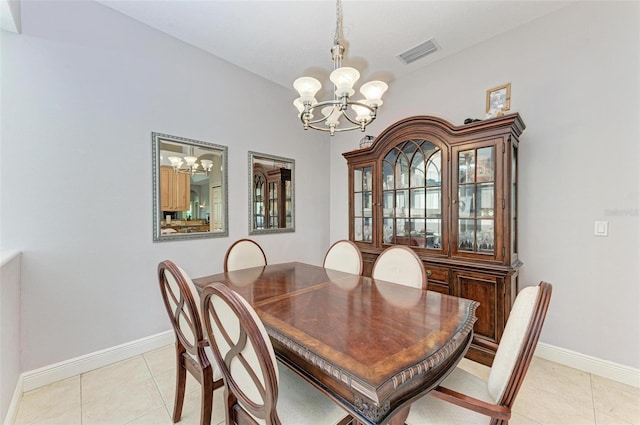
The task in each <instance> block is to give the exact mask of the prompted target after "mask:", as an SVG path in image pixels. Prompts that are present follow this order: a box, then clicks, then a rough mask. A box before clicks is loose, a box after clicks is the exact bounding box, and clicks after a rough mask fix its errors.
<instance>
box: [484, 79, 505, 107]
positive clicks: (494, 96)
mask: <svg viewBox="0 0 640 425" xmlns="http://www.w3.org/2000/svg"><path fill="white" fill-rule="evenodd" d="M510 108H511V83H507V84H504V85H502V86H498V87H494V88H492V89H489V90H487V111H486V112H489V111H495V112H498V111H508V110H509V109H510Z"/></svg>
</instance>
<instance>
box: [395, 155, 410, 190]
mask: <svg viewBox="0 0 640 425" xmlns="http://www.w3.org/2000/svg"><path fill="white" fill-rule="evenodd" d="M407 187H409V161H408V159H407V157H406V155H404V154H400V155H398V160H397V161H396V188H400V189H404V188H407Z"/></svg>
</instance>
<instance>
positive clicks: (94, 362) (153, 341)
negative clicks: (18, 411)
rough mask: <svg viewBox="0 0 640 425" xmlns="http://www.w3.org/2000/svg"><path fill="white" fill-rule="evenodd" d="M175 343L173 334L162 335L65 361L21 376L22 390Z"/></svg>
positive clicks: (28, 389) (170, 332) (167, 332)
mask: <svg viewBox="0 0 640 425" xmlns="http://www.w3.org/2000/svg"><path fill="white" fill-rule="evenodd" d="M174 341H175V336H174V333H173V330H171V331H166V332H162V333H159V334H156V335H152V336H148V337H146V338H142V339H138V340H136V341H131V342H127V343H125V344H122V345H117V346H115V347H111V348H107V349H104V350H100V351H96V352H93V353H89V354H85V355H84V356H80V357H76V358H74V359H70V360H65V361H63V362H60V363H55V364H52V365H49V366H45V367H42V368H40V369H36V370H31V371H28V372H24V373H23V374H22V375H23V376H22V377H23V383H22V390H23V391H30V390H33V389H36V388H40V387H42V386H44V385H48V384H52V383H54V382H56V381H60V380H62V379H67V378H71V377H72V376H75V375H79V374H81V373H85V372H89V371H90V370H93V369H97V368H99V367H102V366H106V365H109V364H112V363H115V362H119V361H121V360H125V359H128V358H130V357H134V356H138V355H140V354H142V353H146V352H147V351H151V350H155V349H157V348H160V347H164V346H165V345H169V344H172V343H173V342H174Z"/></svg>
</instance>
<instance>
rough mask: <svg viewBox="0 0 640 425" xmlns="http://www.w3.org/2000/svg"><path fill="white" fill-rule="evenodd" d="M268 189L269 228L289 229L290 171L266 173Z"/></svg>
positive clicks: (285, 169)
mask: <svg viewBox="0 0 640 425" xmlns="http://www.w3.org/2000/svg"><path fill="white" fill-rule="evenodd" d="M267 183H268V187H269V205H268V211H269V227H270V228H281V229H283V228H287V227H291V170H289V169H287V168H274V169H272V170H269V171H268V172H267Z"/></svg>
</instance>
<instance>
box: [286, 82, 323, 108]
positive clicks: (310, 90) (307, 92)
mask: <svg viewBox="0 0 640 425" xmlns="http://www.w3.org/2000/svg"><path fill="white" fill-rule="evenodd" d="M293 88H294V89H296V90H298V93H300V101H301V102H303V103H304V102H307V101H311V100H312V99H313V98H314V96H315V95H316V93H318V91H319V90H320V89H321V88H322V84H320V81H318V80H316V79H315V78H313V77H300V78H298V79H297V80H295V81H294V82H293Z"/></svg>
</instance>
